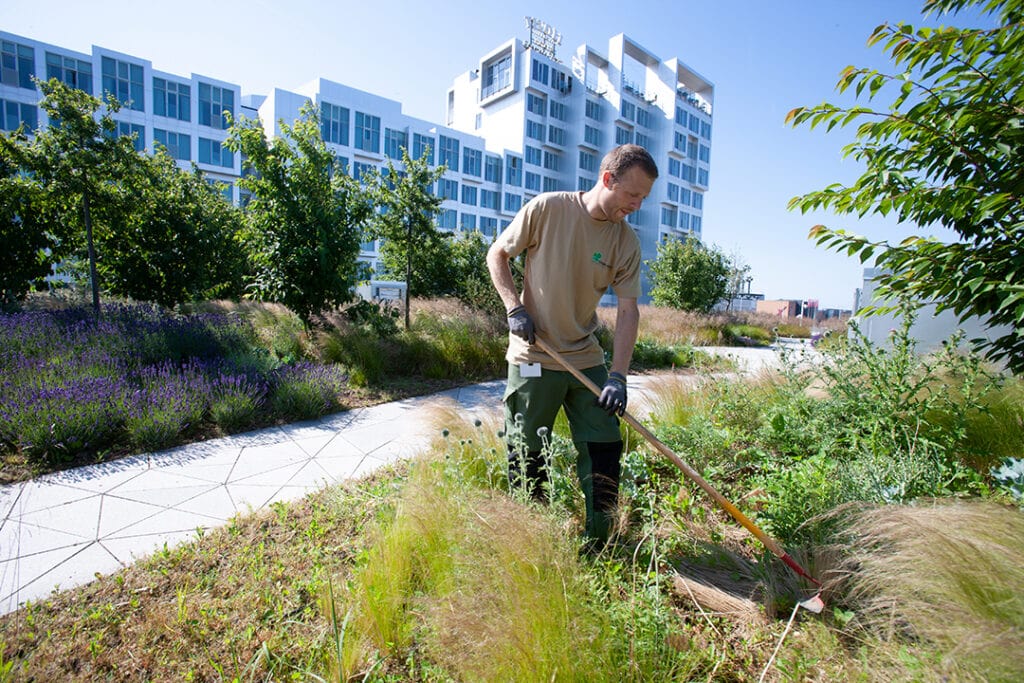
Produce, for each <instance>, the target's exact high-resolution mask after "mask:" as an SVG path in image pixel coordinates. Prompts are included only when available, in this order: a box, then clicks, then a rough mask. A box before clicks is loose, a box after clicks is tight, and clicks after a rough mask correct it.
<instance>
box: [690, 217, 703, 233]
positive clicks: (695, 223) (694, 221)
mask: <svg viewBox="0 0 1024 683" xmlns="http://www.w3.org/2000/svg"><path fill="white" fill-rule="evenodd" d="M701 222H702V221H701V218H700V216H693V217H691V218H690V230H693V231H694V232H695V233H697V234H698V235H699V234H700V224H701Z"/></svg>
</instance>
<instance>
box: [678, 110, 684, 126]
mask: <svg viewBox="0 0 1024 683" xmlns="http://www.w3.org/2000/svg"><path fill="white" fill-rule="evenodd" d="M676 123H678V124H679V125H680V126H685V125H686V110H684V109H683V108H682V107H676Z"/></svg>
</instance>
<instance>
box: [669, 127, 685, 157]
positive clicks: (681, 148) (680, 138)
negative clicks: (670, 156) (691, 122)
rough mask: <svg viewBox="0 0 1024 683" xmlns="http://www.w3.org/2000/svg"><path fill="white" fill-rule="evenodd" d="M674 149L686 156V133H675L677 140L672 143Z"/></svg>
mask: <svg viewBox="0 0 1024 683" xmlns="http://www.w3.org/2000/svg"><path fill="white" fill-rule="evenodd" d="M672 148H673V149H675V150H676V151H677V152H681V153H682V154H686V133H680V132H679V131H676V132H675V138H674V140H673V142H672Z"/></svg>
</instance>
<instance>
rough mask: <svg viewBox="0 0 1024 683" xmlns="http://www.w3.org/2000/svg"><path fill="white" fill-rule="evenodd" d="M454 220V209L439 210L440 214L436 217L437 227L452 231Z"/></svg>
mask: <svg viewBox="0 0 1024 683" xmlns="http://www.w3.org/2000/svg"><path fill="white" fill-rule="evenodd" d="M456 218H457V214H456V212H455V209H441V213H439V214H438V215H437V227H439V228H446V229H448V230H454V229H455V220H456Z"/></svg>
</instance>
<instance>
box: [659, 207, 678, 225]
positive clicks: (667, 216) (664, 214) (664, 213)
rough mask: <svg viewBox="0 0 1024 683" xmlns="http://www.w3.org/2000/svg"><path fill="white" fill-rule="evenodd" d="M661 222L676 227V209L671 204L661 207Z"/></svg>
mask: <svg viewBox="0 0 1024 683" xmlns="http://www.w3.org/2000/svg"><path fill="white" fill-rule="evenodd" d="M661 224H662V225H667V226H669V227H672V228H674V227H675V226H676V210H675V209H674V208H672V207H670V206H663V207H661Z"/></svg>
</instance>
